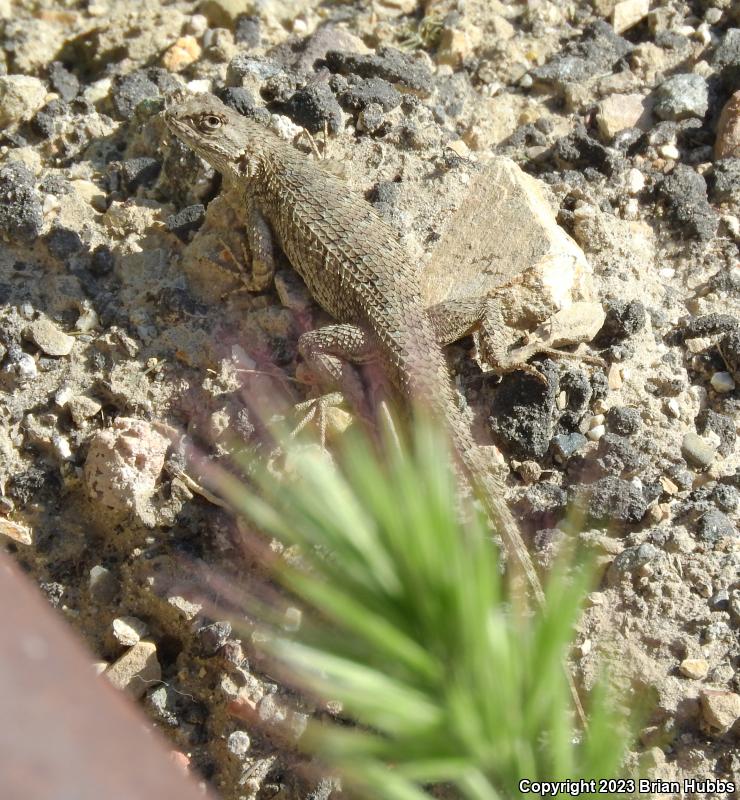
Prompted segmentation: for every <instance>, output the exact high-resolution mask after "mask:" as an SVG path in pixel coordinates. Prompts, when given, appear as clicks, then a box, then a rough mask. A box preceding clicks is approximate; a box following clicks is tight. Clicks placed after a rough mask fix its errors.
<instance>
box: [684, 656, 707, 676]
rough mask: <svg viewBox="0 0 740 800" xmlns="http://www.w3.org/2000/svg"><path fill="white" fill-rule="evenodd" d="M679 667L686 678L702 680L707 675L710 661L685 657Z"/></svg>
mask: <svg viewBox="0 0 740 800" xmlns="http://www.w3.org/2000/svg"><path fill="white" fill-rule="evenodd" d="M678 669H679V670H680V672H681V674H682V675H683V676H684V677H685V678H692V679H694V680H701V679H702V678H706V677H707V673H708V672H709V663H708V662H707V661H706V660H705V659H703V658H685V659H684V660H683V661H682V662H681V664H680V665H679V667H678Z"/></svg>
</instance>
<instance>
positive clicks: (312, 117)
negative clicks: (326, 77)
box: [283, 83, 343, 133]
mask: <svg viewBox="0 0 740 800" xmlns="http://www.w3.org/2000/svg"><path fill="white" fill-rule="evenodd" d="M283 111H284V113H285V114H287V115H288V116H289V117H290V118H291V119H292V120H293V122H295V123H296V125H301V126H302V127H304V128H305V129H306V130H307V131H309V132H310V133H318V132H319V131H323V130H324V124H327V125H328V126H329V131H330V132H331V133H339V131H340V130H341V129H342V122H343V118H342V109H341V108H340V106H339V103H338V102H337V100H336V98H335V97H334V95H333V94H332V92H331V89H330V88H329V86H328V85H327V84H326V83H314V84H311V85H309V86H307V87H306V88H305V89H299V90H298V91H297V92H295V93H294V94H293V95H292V97H290V99H289V100H288V101H287V102H286V103H285V105H284V108H283Z"/></svg>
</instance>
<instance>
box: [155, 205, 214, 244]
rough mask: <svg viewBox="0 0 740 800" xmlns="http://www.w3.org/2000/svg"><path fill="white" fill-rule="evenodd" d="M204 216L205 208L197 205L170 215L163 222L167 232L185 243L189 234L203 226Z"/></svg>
mask: <svg viewBox="0 0 740 800" xmlns="http://www.w3.org/2000/svg"><path fill="white" fill-rule="evenodd" d="M205 216H206V210H205V207H204V206H203V205H202V204H200V203H198V204H196V205H193V206H188V207H187V208H183V209H181V210H180V211H178V212H177V213H176V214H171V215H170V216H169V217H167V219H166V220H165V221H164V224H165V225H166V227H167V230H168V231H170V232H171V233H174V234H175V236H177V237H178V238H179V239H182V241H183V242H187V241H188V239H189V238H190V234H191V233H192V232H193V231H197V230H198V228H200V226H201V225H202V224H203V220H204V219H205Z"/></svg>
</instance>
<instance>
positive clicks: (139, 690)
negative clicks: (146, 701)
mask: <svg viewBox="0 0 740 800" xmlns="http://www.w3.org/2000/svg"><path fill="white" fill-rule="evenodd" d="M104 674H105V676H106V677H107V678H108V680H109V681H110V682H111V683H112V684H113V685H114V686H115V687H116V689H121V690H123V691H125V692H128V694H130V695H131V696H132V697H137V698H138V697H142V696H143V695H144V693H145V692H146V690H147V689H149V688H150V687H151V686H152V685H153V684H155V683H156V682H157V681H160V680H161V679H162V670H161V668H160V666H159V661H158V660H157V646H156V645H155V644H154V642H148V641H141V642H137V643H136V644H135V645H134V646H133V647H131V648H129V649H128V650H127V651H126V652H125V653H124V654H123V655H122V656H121V657H120V658H119V659H117V660H116V661H114V662H113V663H112V664H111V665H110V667H108V669H107V670H106V671H105V673H104Z"/></svg>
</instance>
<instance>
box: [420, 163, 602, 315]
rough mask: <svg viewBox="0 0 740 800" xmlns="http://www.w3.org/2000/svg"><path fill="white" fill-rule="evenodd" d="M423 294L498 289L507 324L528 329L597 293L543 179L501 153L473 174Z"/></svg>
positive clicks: (435, 296) (464, 294) (486, 293)
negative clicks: (513, 289) (559, 221)
mask: <svg viewBox="0 0 740 800" xmlns="http://www.w3.org/2000/svg"><path fill="white" fill-rule="evenodd" d="M513 285H516V291H511V290H510V289H509V287H511V286H513ZM422 294H423V297H424V300H425V302H426V304H427V305H430V306H431V305H434V304H436V303H440V302H443V301H446V300H453V299H470V298H481V297H493V296H495V297H496V299H497V300H500V301H501V307H502V313H503V314H504V317H505V319H506V322H507V324H508V325H509V326H511V327H512V329H516V328H518V329H520V330H531V329H532V328H534V327H536V326H537V325H539V324H540V323H544V322H545V321H546V320H548V319H549V318H551V317H552V316H553V315H554V314H557V312H559V311H561V310H562V309H567V308H569V307H570V306H572V305H573V304H574V303H576V302H579V301H587V302H592V300H593V298H594V294H595V293H594V289H593V275H592V271H591V267H590V265H589V263H588V261H587V260H586V257H585V256H584V254H583V251H582V250H581V249H580V248H579V247H578V245H577V244H576V243H575V242H574V241H573V239H571V237H570V236H568V234H567V233H566V232H565V231H564V230H563V229H562V228H561V227H559V225H558V224H557V221H556V219H555V215H554V213H553V210H552V207H551V206H550V203H549V202H548V200H547V198H546V196H545V187H544V185H543V184H542V183H541V182H540V181H538V180H537V179H535V178H533V177H531V176H529V175H527V174H526V173H524V172H523V171H522V170H521V169H520V168H519V167H518V166H517V165H516V164H515V163H514V162H513V161H512V160H511V159H508V158H504V157H498V158H494V159H493V160H492V161H491V162H490V163H489V164H487V166H486V167H485V168H484V169H481V170H480V171H478V172H477V173H474V174H473V175H472V176H471V180H470V183H469V184H468V186H467V187H466V192H465V196H464V200H463V201H462V204H461V205H460V207H459V208H458V209H457V210H456V211H455V212H454V213H452V214H450V216H449V219H448V220H447V222H446V226H445V228H444V229H443V231H442V235H441V238H440V241H439V243H438V244H437V247H436V249H435V250H434V252H433V254H432V258H431V261H430V263H429V265H428V266H427V268H426V269H425V270H424V273H423V286H422Z"/></svg>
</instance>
